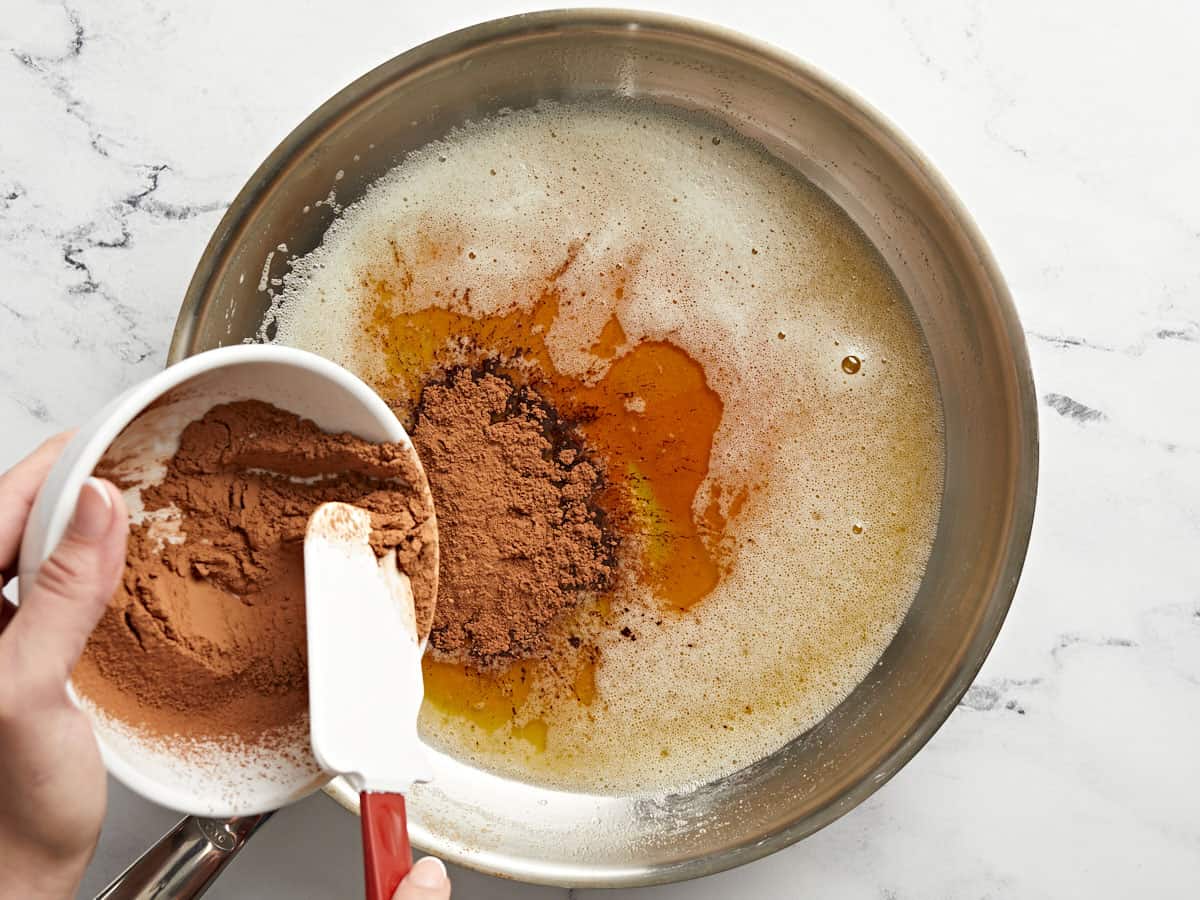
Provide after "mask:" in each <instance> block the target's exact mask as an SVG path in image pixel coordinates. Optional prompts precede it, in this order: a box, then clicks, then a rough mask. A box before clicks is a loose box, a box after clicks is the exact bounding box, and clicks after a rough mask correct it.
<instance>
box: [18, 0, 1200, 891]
mask: <svg viewBox="0 0 1200 900" xmlns="http://www.w3.org/2000/svg"><path fill="white" fill-rule="evenodd" d="M14 4H15V5H14ZM629 5H641V4H634V3H630V4H629ZM658 6H659V8H665V9H673V10H674V11H677V12H683V13H687V14H691V15H693V16H696V17H700V18H706V19H710V20H713V21H717V22H720V23H722V24H725V25H728V26H731V27H733V28H736V29H739V30H741V31H744V32H748V33H750V34H752V35H756V36H759V37H762V38H765V39H768V40H770V41H773V42H774V43H776V44H778V45H780V46H782V47H784V48H786V49H787V50H790V51H792V52H794V53H796V54H798V55H799V56H801V57H804V58H806V59H808V60H809V61H811V62H813V63H815V64H817V65H818V66H820V67H822V68H824V69H825V70H826V71H827V72H829V73H831V74H832V75H834V76H835V77H837V78H839V79H841V80H842V81H844V82H845V83H846V84H848V85H850V86H852V87H853V88H855V89H856V90H858V91H859V92H860V93H862V94H863V95H864V96H865V97H867V98H868V99H869V100H870V101H871V102H872V103H874V104H875V105H876V106H877V107H879V108H880V109H881V110H883V111H884V112H885V114H886V115H888V116H889V117H890V118H891V119H892V120H893V121H895V122H896V123H898V124H899V125H900V127H901V128H902V129H904V130H905V131H906V132H907V133H908V134H909V135H910V136H911V137H912V138H913V139H914V140H915V142H916V143H917V144H918V145H919V146H920V147H922V148H923V149H924V150H925V151H926V152H927V153H928V154H929V155H930V157H931V158H932V159H933V160H934V161H935V163H936V164H937V165H938V166H939V167H940V168H941V170H942V172H943V173H944V174H945V176H946V177H947V178H948V180H949V181H950V183H951V184H953V185H954V186H955V187H956V189H957V190H958V192H959V194H960V196H961V197H962V198H963V200H964V201H965V203H966V205H967V206H968V208H970V209H971V210H972V211H973V213H974V215H975V216H976V218H977V220H978V222H979V224H980V226H981V228H982V230H983V232H984V234H985V235H986V236H987V238H988V240H989V241H990V243H991V246H992V248H993V249H994V250H995V252H996V255H997V257H998V259H999V261H1000V265H1001V268H1002V269H1003V271H1004V273H1005V275H1006V276H1007V278H1008V280H1009V284H1010V286H1011V288H1012V292H1013V294H1014V296H1015V298H1016V302H1017V305H1018V308H1019V311H1020V314H1021V318H1022V321H1023V323H1024V325H1025V328H1026V330H1027V334H1028V336H1029V343H1030V351H1031V354H1032V357H1033V364H1034V369H1035V376H1036V379H1037V385H1038V394H1039V397H1040V398H1041V415H1042V421H1041V428H1042V454H1043V455H1042V475H1041V493H1040V498H1039V503H1038V513H1037V521H1036V523H1035V527H1034V534H1033V542H1032V545H1031V547H1030V551H1029V557H1028V562H1027V564H1026V567H1025V574H1024V577H1023V579H1022V581H1021V585H1020V590H1019V592H1018V595H1017V599H1016V602H1015V604H1014V605H1013V609H1012V613H1011V614H1010V616H1009V619H1008V623H1007V624H1006V625H1005V627H1004V630H1003V632H1002V634H1001V635H1000V639H999V642H998V643H997V645H996V648H995V650H994V651H993V653H992V654H991V657H990V658H989V659H988V661H987V664H986V665H985V666H984V668H983V671H982V673H981V675H980V677H979V679H978V681H977V682H976V684H975V686H974V687H973V688H972V689H971V690H970V692H969V693H968V694H967V696H966V698H965V699H964V700H963V703H962V704H961V706H960V707H959V708H958V710H957V711H956V712H955V713H954V714H953V715H952V716H951V718H950V720H949V721H948V722H947V723H946V725H945V726H944V727H943V728H942V729H941V731H940V732H939V733H938V734H937V736H936V737H935V738H934V739H933V741H932V742H931V743H930V744H929V745H928V747H927V748H926V749H925V750H924V751H923V752H922V753H921V754H919V755H918V757H917V758H916V759H915V760H914V761H913V762H912V763H911V764H910V765H908V766H907V767H906V768H905V769H904V770H903V771H902V772H901V773H900V774H899V775H898V776H897V777H896V778H895V779H893V780H892V781H891V782H890V783H889V784H888V785H887V786H886V787H884V788H883V789H882V790H880V791H879V792H878V793H877V794H875V795H874V796H873V797H872V798H871V799H870V800H868V801H867V802H866V803H864V804H863V805H862V806H861V807H859V808H858V809H856V810H854V811H853V812H851V813H850V814H848V815H846V816H845V817H844V818H842V819H841V820H839V821H838V822H836V823H835V824H833V825H832V826H830V827H829V828H827V829H825V830H824V831H822V832H820V833H819V834H817V835H816V836H814V837H812V838H810V839H808V840H806V841H804V842H802V843H801V844H799V845H797V846H795V847H792V848H791V849H789V850H785V851H783V852H781V853H778V854H776V855H774V856H772V857H770V858H768V859H766V860H763V861H761V862H758V863H755V864H752V865H750V866H747V867H745V868H743V869H740V870H738V871H736V872H732V873H726V874H724V875H720V876H716V877H713V878H709V879H705V880H703V881H700V882H694V883H691V884H687V885H678V886H674V887H666V888H659V889H650V890H644V891H618V892H615V893H613V894H610V895H609V896H611V897H612V898H613V900H618V898H626V897H628V898H629V900H651V898H662V900H665V898H675V897H685V896H686V897H689V898H701V900H702V898H723V897H751V896H753V897H762V898H775V897H780V898H782V897H818V896H819V897H839V898H841V897H844V898H929V897H944V898H984V897H1022V898H1026V897H1028V898H1033V897H1064V896H1089V897H1095V898H1100V897H1129V896H1135V895H1143V896H1153V897H1156V898H1174V897H1178V898H1184V897H1189V898H1190V897H1195V896H1196V891H1197V886H1198V885H1200V778H1198V777H1197V776H1198V775H1200V715H1198V714H1197V709H1198V708H1200V551H1198V550H1197V548H1198V547H1200V390H1198V388H1197V386H1198V385H1200V176H1198V175H1197V173H1196V162H1197V160H1200V75H1198V73H1197V68H1196V62H1195V59H1196V57H1195V36H1196V34H1198V33H1200V7H1197V6H1196V5H1195V4H1189V3H1186V2H1183V0H1180V2H1177V3H1165V2H1156V0H1151V2H1147V3H1139V4H1136V5H1135V6H1132V7H1128V6H1123V7H1121V8H1120V9H1117V8H1116V7H1115V6H1114V5H1112V4H1105V3H1101V4H1095V3H1087V2H1084V0H1064V2H1060V3H1032V2H1013V3H988V2H984V0H964V2H957V3H936V2H906V3H898V2H895V0H846V2H843V3H827V2H814V0H800V2H796V3H791V4H773V3H768V2H755V0H742V2H740V3H720V2H715V0H693V2H690V3H682V2H670V3H663V4H659V5H658ZM519 10H520V7H518V6H516V5H514V4H512V3H509V2H507V0H503V2H502V0H493V2H491V3H484V2H460V0H443V2H440V3H433V4H428V5H426V4H411V5H410V4H402V3H384V2H371V0H339V2H338V3H334V4H321V3H313V4H309V3H295V2H286V3H285V2H274V3H269V4H268V3H257V2H245V0H219V2H209V3H205V4H193V5H190V6H189V7H188V8H179V9H171V10H168V8H167V6H166V5H165V4H163V5H161V6H155V5H153V4H150V3H147V2H135V0H106V2H104V3H99V2H94V3H90V4H88V5H82V4H80V5H73V4H71V3H68V4H67V5H61V4H57V3H35V2H28V0H8V2H7V3H6V4H5V15H4V16H3V17H0V135H2V136H0V285H2V287H0V384H2V388H0V424H2V434H3V440H2V441H0V467H3V466H7V465H8V464H10V463H11V462H13V461H15V460H16V459H17V458H19V457H20V456H22V455H23V454H24V453H25V452H26V451H27V450H28V449H29V448H30V447H32V445H33V444H34V442H35V441H37V440H39V439H40V438H43V437H45V436H47V435H48V434H50V433H51V432H54V431H57V430H59V429H62V428H64V427H66V426H68V425H71V424H72V423H76V422H79V421H80V420H82V419H84V418H85V417H86V416H88V414H89V413H90V412H91V411H92V410H93V409H94V408H95V407H96V406H97V405H98V404H100V403H101V402H102V401H105V400H107V399H108V398H109V397H111V396H112V395H113V394H115V393H116V392H118V391H119V390H121V389H122V388H124V387H126V386H128V385H129V384H131V383H133V382H135V381H138V380H140V379H142V378H144V377H146V376H148V375H150V374H151V373H153V372H154V371H156V370H158V369H159V368H161V367H162V365H163V362H164V357H165V353H166V349H167V343H168V338H169V335H170V331H171V327H172V324H173V322H174V319H175V314H176V311H177V309H178V306H179V301H180V298H181V297H182V294H183V291H184V288H185V286H186V285H187V282H188V279H189V277H190V275H191V272H192V269H193V267H194V266H195V264H196V261H197V259H198V258H199V255H200V252H201V250H202V249H203V247H204V244H205V242H206V241H207V239H208V236H209V234H210V232H211V231H212V229H213V228H214V226H215V225H216V223H217V221H218V219H219V218H220V216H221V214H222V212H223V210H224V208H225V207H226V205H227V203H228V202H229V200H230V199H231V198H232V197H233V196H234V194H235V193H236V192H237V190H238V189H239V188H240V186H241V185H242V183H243V182H244V181H245V179H246V178H247V177H248V176H249V175H250V173H251V172H252V170H253V169H254V167H256V166H257V165H258V163H259V161H260V160H262V159H263V158H264V157H265V156H266V154H267V153H268V152H269V151H270V150H271V149H272V148H273V147H274V145H275V144H276V143H277V142H278V141H279V140H280V139H281V138H282V137H283V136H284V135H285V134H286V133H287V132H288V131H289V130H290V129H291V128H292V127H293V126H294V125H295V124H296V123H298V122H299V121H300V120H301V119H302V118H303V117H304V116H305V115H307V113H308V112H309V111H311V110H312V109H313V108H314V107H315V106H317V105H318V104H319V103H320V102H321V101H323V100H324V99H325V98H326V97H328V96H329V95H330V94H331V93H333V92H334V91H335V90H336V89H338V88H340V87H341V86H342V85H344V84H346V83H348V82H349V81H351V80H352V79H354V78H355V77H357V76H358V75H360V74H362V73H363V72H365V71H366V70H367V69H369V68H371V67H372V66H374V65H376V64H377V63H379V62H382V61H383V60H385V59H387V58H388V57H390V56H392V55H394V54H396V53H398V52H400V51H402V50H404V49H406V48H407V47H410V46H412V45H414V44H416V43H419V42H421V41H424V40H426V39H428V38H431V37H434V36H435V35H437V34H440V33H442V32H445V31H447V30H450V29H453V28H456V27H459V26H463V25H467V24H470V23H472V22H474V21H478V20H481V19H485V18H491V17H494V16H499V15H502V14H506V13H510V12H515V11H519ZM175 818H176V816H175V815H173V814H172V813H169V812H167V811H165V810H161V809H157V808H154V807H152V806H150V805H149V804H147V803H145V802H143V801H141V800H140V799H138V798H136V797H134V796H133V795H131V794H129V793H128V792H127V791H124V790H123V789H121V788H120V787H119V786H117V785H114V786H113V790H112V800H111V810H110V814H109V817H108V821H107V823H106V826H105V830H104V836H103V839H102V841H101V845H100V848H99V851H98V853H97V855H96V858H95V861H94V862H93V864H92V866H91V869H90V870H89V873H88V876H87V880H86V883H85V885H84V889H85V891H86V892H89V895H90V892H94V891H95V890H97V889H98V888H99V887H101V886H102V885H103V884H104V883H105V882H106V881H107V880H108V879H109V878H110V877H111V876H112V875H114V874H115V873H116V872H118V871H119V870H120V869H121V868H122V867H123V866H124V865H125V863H126V862H128V861H129V860H130V859H131V858H132V857H133V856H135V855H136V854H137V853H138V852H140V851H141V849H142V848H143V847H144V846H145V845H146V844H147V843H148V842H149V841H151V840H152V839H153V838H155V837H157V835H158V834H159V833H161V832H162V831H163V830H165V829H166V828H167V827H168V826H169V825H170V824H171V823H172V822H173V821H174V820H175ZM358 852H359V851H358V845H357V822H356V821H355V820H353V819H352V818H351V817H348V816H346V815H344V814H343V813H341V812H340V811H339V810H338V809H337V808H336V807H335V806H334V805H333V804H332V802H331V801H329V800H327V799H326V798H324V797H322V796H317V797H315V798H312V799H310V800H309V801H307V802H305V803H302V804H300V805H298V806H296V807H294V808H291V809H288V810H285V811H284V812H282V813H281V814H280V815H279V816H278V817H277V819H276V820H275V821H274V822H272V823H271V824H270V825H269V826H268V827H267V828H265V829H264V830H263V832H262V833H261V835H260V836H259V837H257V838H256V839H255V842H254V845H253V846H252V848H251V849H250V850H249V851H248V852H247V853H245V854H244V855H243V857H242V858H241V859H239V860H238V861H237V862H235V863H234V865H233V866H232V868H231V869H230V870H229V872H228V873H227V875H226V876H225V878H223V879H222V880H221V881H220V882H219V884H218V885H217V886H216V887H215V888H214V889H213V890H212V892H211V893H210V894H209V896H211V897H214V898H218V900H219V898H234V897H247V896H253V897H262V898H270V897H279V898H285V897H286V898H290V900H299V898H317V897H332V896H338V897H353V896H357V895H359V893H358V892H359V891H360V887H359V885H360V875H359V859H358ZM454 876H455V879H456V890H455V897H457V898H464V900H470V898H493V897H495V898H538V897H545V898H556V900H561V898H564V897H566V896H568V893H569V892H567V891H562V890H552V889H544V888H529V887H524V886H520V885H512V884H508V883H504V882H499V881H495V880H492V879H488V878H485V877H482V876H479V875H475V874H473V873H468V872H455V873H454ZM575 893H576V894H578V895H579V896H580V897H582V896H585V895H588V894H589V893H590V892H586V891H578V892H575Z"/></svg>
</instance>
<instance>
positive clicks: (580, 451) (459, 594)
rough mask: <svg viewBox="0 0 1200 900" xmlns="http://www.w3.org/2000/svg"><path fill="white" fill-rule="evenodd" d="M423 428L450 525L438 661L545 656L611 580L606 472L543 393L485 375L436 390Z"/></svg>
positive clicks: (446, 526) (421, 413)
mask: <svg viewBox="0 0 1200 900" xmlns="http://www.w3.org/2000/svg"><path fill="white" fill-rule="evenodd" d="M415 420H416V424H415V425H414V427H413V431H412V437H413V443H414V444H415V445H416V447H417V452H418V454H419V455H420V457H421V462H422V464H423V465H424V466H425V470H426V472H427V473H428V474H429V482H430V488H431V489H432V491H433V496H434V502H435V504H436V506H437V510H438V522H439V523H440V554H441V571H440V579H439V587H438V590H439V597H440V598H441V599H440V600H439V603H438V609H437V615H436V616H435V617H434V624H433V631H432V632H431V634H430V646H431V648H432V651H433V653H434V656H435V658H440V659H443V660H452V661H457V662H467V663H470V664H472V665H473V666H475V667H477V668H499V667H503V666H504V665H506V664H508V663H511V662H512V661H514V660H518V659H533V658H539V657H544V656H546V655H547V654H548V652H549V650H550V633H551V626H552V625H553V624H554V623H555V622H556V621H557V620H558V619H559V618H560V617H561V616H563V615H564V614H565V613H567V612H568V611H570V610H571V609H574V608H575V607H576V606H578V605H579V604H580V603H581V602H582V601H583V600H584V599H586V598H588V597H594V596H596V595H597V594H599V593H600V592H603V591H604V590H606V589H607V588H608V587H609V586H610V584H611V581H612V578H613V550H614V547H613V542H612V540H611V539H610V537H609V534H608V533H607V531H606V528H605V518H604V515H603V513H602V511H601V509H600V508H599V506H598V505H597V503H596V500H597V497H598V494H599V492H600V490H601V489H602V487H603V480H602V477H601V473H600V471H599V470H598V469H597V467H596V466H595V465H594V464H593V463H592V462H591V461H589V459H588V458H587V456H586V453H585V451H584V447H583V445H582V444H581V442H580V441H579V440H578V439H577V438H576V437H575V436H574V434H573V432H572V431H571V429H570V427H569V426H568V425H567V423H565V422H563V421H562V420H561V419H560V418H559V417H558V416H557V415H556V413H555V412H554V410H553V409H552V408H551V407H550V406H549V405H548V404H547V403H546V402H545V401H544V400H543V399H542V398H541V397H540V396H539V395H538V394H537V393H536V391H534V390H533V389H531V388H529V387H523V386H522V387H519V386H516V385H514V384H513V382H512V381H511V380H510V379H508V378H507V377H504V376H502V375H500V374H497V373H496V372H494V371H490V370H488V369H486V368H482V369H479V368H477V369H474V370H471V369H467V368H457V369H452V370H450V371H449V372H447V373H446V376H445V380H444V381H443V382H441V383H433V384H428V385H426V387H425V388H424V390H423V391H422V393H421V398H420V401H419V403H418V405H417V409H416V412H415Z"/></svg>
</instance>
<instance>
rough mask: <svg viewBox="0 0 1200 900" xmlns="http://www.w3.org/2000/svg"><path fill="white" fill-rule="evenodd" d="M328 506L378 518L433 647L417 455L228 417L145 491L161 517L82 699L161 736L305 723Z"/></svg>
mask: <svg viewBox="0 0 1200 900" xmlns="http://www.w3.org/2000/svg"><path fill="white" fill-rule="evenodd" d="M96 473H97V474H98V475H101V476H104V475H106V474H109V475H111V474H112V473H110V472H106V469H105V464H104V463H103V462H102V463H101V465H100V466H99V467H98V468H97V470H96ZM330 500H340V501H344V502H347V503H353V504H355V505H356V506H360V507H362V508H364V509H366V510H368V511H369V512H370V513H371V519H372V525H373V528H374V530H373V532H372V545H373V547H374V548H375V550H376V553H378V554H380V555H381V556H382V555H383V554H384V553H386V552H387V551H388V550H390V549H391V548H395V549H396V551H397V564H398V565H399V566H400V568H401V569H402V570H403V571H405V572H406V573H407V574H408V575H409V577H410V579H411V581H412V586H413V596H414V600H415V604H416V608H417V622H418V628H420V629H421V630H422V632H423V633H424V630H425V629H428V627H429V625H430V623H431V621H432V618H433V605H434V600H435V596H436V591H437V531H436V529H437V524H436V520H435V518H434V515H433V508H432V503H431V498H430V495H429V492H428V489H427V487H426V484H425V480H424V478H423V477H422V475H421V472H420V469H419V467H418V465H417V464H416V462H415V461H414V459H413V457H412V453H411V451H406V449H405V448H404V447H403V446H401V445H399V444H373V443H370V442H368V441H364V440H362V439H360V438H357V437H354V436H352V435H348V434H327V433H325V432H322V431H321V430H320V429H319V428H318V427H317V426H316V425H315V424H314V423H313V422H311V421H309V420H307V419H302V418H300V417H299V416H296V415H294V414H292V413H290V412H286V411H283V410H280V409H278V408H276V407H274V406H271V405H269V404H266V403H262V402H260V401H253V400H250V401H241V402H236V403H228V404H224V405H221V406H216V407H214V408H213V409H211V410H210V411H209V412H208V413H207V414H205V415H204V416H203V417H202V418H201V419H199V420H198V421H195V422H192V423H191V424H190V425H188V426H187V428H186V429H185V430H184V431H183V434H182V436H181V440H180V445H179V449H178V451H177V452H176V453H175V455H174V456H173V458H172V459H171V460H170V461H169V462H168V464H167V467H166V475H165V477H164V478H163V480H162V481H161V482H160V483H158V484H155V485H153V486H151V487H147V488H143V490H142V501H143V504H144V506H145V509H146V510H147V512H148V513H150V517H149V518H148V519H147V520H146V521H145V522H143V523H142V524H141V525H138V526H135V527H134V528H132V529H131V533H130V537H129V550H128V555H127V564H126V567H125V574H124V578H123V580H122V584H121V587H120V588H119V589H118V591H117V593H116V595H115V596H114V597H113V599H112V601H111V602H110V603H109V606H108V609H107V611H106V612H105V614H104V616H103V618H102V619H101V621H100V624H99V625H98V626H97V628H96V630H95V631H94V632H93V634H92V636H91V638H90V639H89V641H88V644H87V647H86V649H85V650H84V654H83V659H82V660H81V662H80V664H79V666H78V667H77V669H76V671H75V673H74V676H73V677H74V682H75V685H76V687H77V689H78V690H79V691H80V693H81V694H83V695H84V696H86V697H87V698H89V699H90V700H91V701H93V702H94V703H96V704H97V705H98V706H99V707H100V708H101V709H103V710H105V711H106V712H108V713H109V714H110V715H113V716H115V717H116V718H117V719H119V720H121V721H124V722H127V723H130V724H132V725H134V726H137V727H140V728H143V729H146V730H149V731H151V732H153V733H155V734H159V735H163V736H183V737H201V738H229V737H236V738H239V739H241V740H243V741H245V742H247V743H254V742H256V741H263V740H266V739H268V738H269V736H270V734H271V733H272V732H273V731H275V730H277V729H280V728H284V727H286V726H289V725H294V724H295V723H296V722H297V720H298V719H299V718H300V717H301V716H302V715H303V713H304V712H305V711H306V710H307V708H308V689H307V679H308V674H307V668H306V648H305V641H306V636H305V615H304V556H303V553H304V533H305V529H306V527H307V524H308V517H309V515H310V514H311V513H312V511H313V509H315V508H316V507H317V506H318V505H320V504H321V503H324V502H326V501H330ZM164 515H167V516H168V518H169V517H170V516H172V515H173V516H174V517H175V518H176V520H177V522H178V529H177V530H175V529H173V528H171V527H170V526H169V525H167V526H166V527H164V524H163V522H162V521H161V518H162V517H163V516H164ZM156 519H157V520H158V521H156ZM164 535H167V536H166V537H165V539H164Z"/></svg>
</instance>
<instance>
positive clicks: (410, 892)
mask: <svg viewBox="0 0 1200 900" xmlns="http://www.w3.org/2000/svg"><path fill="white" fill-rule="evenodd" d="M392 900H450V878H449V877H448V876H447V875H446V867H445V866H444V865H442V861H441V860H440V859H437V858H435V857H432V856H426V857H424V858H422V859H418V860H417V864H416V865H415V866H413V867H412V871H410V872H409V873H408V875H407V876H405V878H404V880H403V881H402V882H400V886H399V887H398V888H396V893H394V894H393V895H392Z"/></svg>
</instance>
